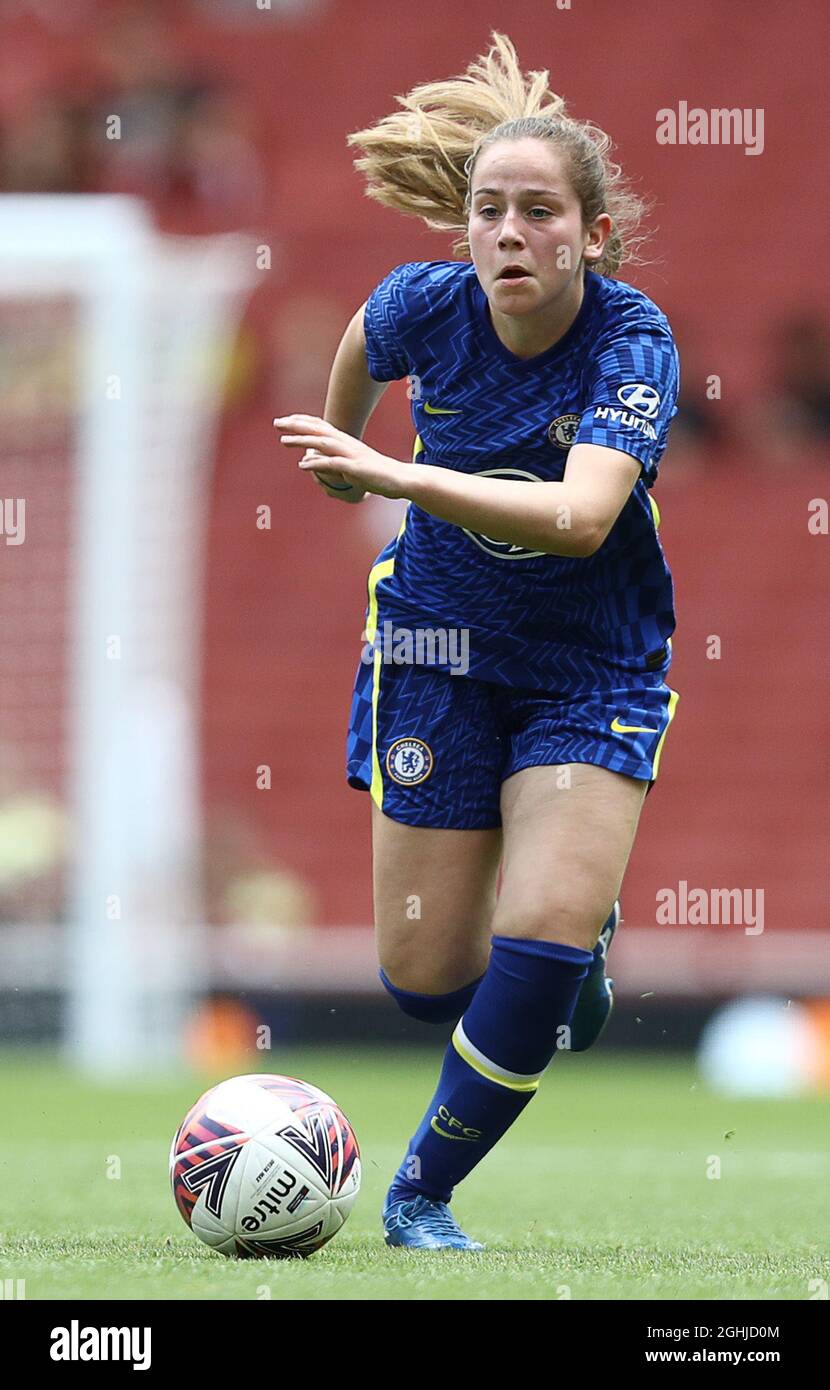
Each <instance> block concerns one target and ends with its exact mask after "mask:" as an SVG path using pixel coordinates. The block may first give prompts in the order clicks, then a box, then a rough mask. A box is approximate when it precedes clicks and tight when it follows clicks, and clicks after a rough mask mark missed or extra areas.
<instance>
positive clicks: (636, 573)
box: [364, 261, 679, 691]
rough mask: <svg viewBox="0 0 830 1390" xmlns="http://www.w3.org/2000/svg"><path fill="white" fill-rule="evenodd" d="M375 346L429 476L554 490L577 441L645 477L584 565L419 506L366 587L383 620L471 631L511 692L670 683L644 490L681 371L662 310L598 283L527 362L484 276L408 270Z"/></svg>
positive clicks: (482, 657)
mask: <svg viewBox="0 0 830 1390" xmlns="http://www.w3.org/2000/svg"><path fill="white" fill-rule="evenodd" d="M364 331H365V337H366V355H367V362H368V367H369V372H370V375H371V376H372V377H373V378H374V379H375V380H376V381H391V380H397V379H400V378H402V377H408V378H409V379H410V387H409V395H410V398H411V411H412V422H413V425H414V428H415V431H416V440H415V446H414V450H413V458H414V459H415V461H416V462H418V463H419V464H421V465H423V466H432V467H439V468H453V469H456V470H459V471H460V472H464V473H478V474H484V475H487V476H491V477H502V478H513V479H517V480H521V481H524V482H527V483H528V484H532V483H534V482H540V481H559V480H561V479H562V476H563V474H564V470H565V464H566V461H567V456H568V451H569V449H570V448H571V447H572V446H573V445H574V444H576V443H588V444H601V445H604V446H605V447H607V448H611V449H618V450H621V451H622V452H623V453H626V454H628V455H630V456H631V457H632V458H634V459H636V460H637V461H638V462H639V463H640V466H641V472H640V477H639V479H638V481H637V483H636V484H635V486H634V489H633V492H632V494H631V496H630V497H629V499H628V501H627V502H626V504H625V506H624V507H623V510H622V512H621V513H620V516H619V517H618V518H617V521H616V522H615V524H614V526H613V527H612V529H611V532H610V533H609V535H608V536H607V538H606V540H605V541H604V543H603V544H602V545H601V546H600V548H599V550H597V551H596V553H595V554H593V555H591V556H585V557H571V556H557V555H549V554H544V553H540V552H538V551H531V550H528V549H525V548H523V547H521V546H517V545H512V544H510V543H508V542H504V541H500V540H498V539H493V538H491V537H488V536H484V535H479V534H477V533H476V532H473V531H470V530H467V529H465V528H464V527H460V526H456V525H454V524H452V523H450V522H446V521H441V520H438V519H437V518H436V517H433V516H431V515H430V514H429V513H428V512H426V511H424V510H423V509H422V508H420V507H418V506H416V505H415V504H414V503H410V505H409V507H408V509H407V514H406V519H405V524H404V526H403V527H402V530H401V533H400V534H399V536H398V537H397V539H396V540H395V541H391V542H390V543H389V545H388V546H386V547H385V548H384V550H383V551H382V552H381V555H380V556H379V557H378V561H380V562H386V563H383V564H382V569H381V570H376V571H375V574H376V578H375V580H374V582H370V597H371V600H372V603H373V604H374V603H376V605H377V606H376V613H375V617H376V620H377V622H378V623H383V622H386V621H389V622H391V623H393V624H394V625H396V626H398V627H404V626H406V627H409V628H413V627H414V628H418V627H420V628H427V629H436V628H445V629H452V628H461V629H465V630H466V631H467V634H468V637H467V641H468V643H469V674H470V675H472V676H477V677H479V678H481V679H484V680H492V681H497V682H500V683H503V684H507V685H511V686H517V687H525V688H530V689H537V690H549V691H555V690H559V689H567V690H572V689H574V688H596V686H597V684H598V683H600V684H609V683H614V682H615V681H618V680H619V679H621V678H622V679H626V678H627V677H628V676H631V677H636V676H638V675H641V674H643V673H645V672H655V673H656V672H660V671H664V670H665V669H667V666H668V662H669V657H670V645H669V638H670V636H671V633H672V632H673V630H674V601H673V589H672V581H671V575H670V573H669V570H668V567H667V564H666V560H665V557H664V554H663V550H662V546H661V544H660V540H659V537H658V535H657V516H656V508H655V507H654V506H653V505H652V503H651V498H650V495H649V489H650V488H651V486H652V485H653V483H654V481H655V479H656V477H657V471H658V466H659V463H660V459H661V457H662V455H663V452H664V450H665V447H666V437H667V431H668V426H669V422H670V420H671V419H672V417H673V415H674V414H675V413H676V410H677V406H676V399H677V392H678V385H679V365H678V358H677V350H676V348H675V345H674V340H673V337H672V333H671V329H670V327H669V324H668V321H667V319H666V317H665V315H664V314H663V313H662V311H661V310H660V309H659V308H658V307H657V305H656V304H654V303H652V301H651V300H650V299H648V298H647V296H646V295H644V294H642V293H641V292H640V291H639V290H636V289H634V288H633V287H632V286H630V285H626V284H623V283H622V282H620V281H616V280H610V279H607V278H605V277H603V276H601V275H598V274H597V273H596V272H593V271H589V272H587V273H586V277H585V291H584V295H583V300H582V304H581V307H580V309H579V312H578V314H577V317H576V319H575V320H574V322H573V323H572V325H571V327H570V328H569V329H568V331H567V332H566V333H565V335H564V336H563V337H562V338H561V339H560V340H559V341H558V342H557V343H555V344H554V345H553V347H551V348H549V349H548V350H547V351H545V352H542V353H540V354H538V355H537V356H535V357H531V358H528V359H522V358H519V357H517V356H516V355H515V354H514V353H512V352H510V350H509V349H508V348H506V347H505V346H504V344H503V343H502V342H501V340H500V339H499V337H498V335H497V334H496V331H495V329H494V327H493V324H492V320H491V318H490V313H489V305H488V302H487V298H486V295H485V294H484V291H483V290H482V288H481V285H480V284H479V281H478V277H477V276H476V273H475V268H474V266H473V265H472V264H470V263H468V262H456V261H437V262H435V261H413V262H408V263H407V264H404V265H400V266H397V267H396V268H395V269H394V270H392V271H391V272H390V273H389V274H388V275H387V276H386V278H385V279H384V280H383V281H381V283H380V284H379V285H378V286H377V287H376V289H375V290H373V292H372V294H371V295H370V296H369V299H368V301H367V304H366V310H365V315H364ZM389 561H392V564H391V565H390V564H389V563H388V562H389ZM377 564H378V562H377V561H376V565H377Z"/></svg>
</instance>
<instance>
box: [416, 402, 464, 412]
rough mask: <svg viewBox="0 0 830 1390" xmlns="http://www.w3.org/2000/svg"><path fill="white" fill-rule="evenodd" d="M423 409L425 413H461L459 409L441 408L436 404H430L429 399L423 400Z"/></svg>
mask: <svg viewBox="0 0 830 1390" xmlns="http://www.w3.org/2000/svg"><path fill="white" fill-rule="evenodd" d="M424 410H425V411H426V413H427V415H461V414H462V413H463V412H462V411H460V410H441V409H440V407H439V406H437V405H430V403H429V401H424Z"/></svg>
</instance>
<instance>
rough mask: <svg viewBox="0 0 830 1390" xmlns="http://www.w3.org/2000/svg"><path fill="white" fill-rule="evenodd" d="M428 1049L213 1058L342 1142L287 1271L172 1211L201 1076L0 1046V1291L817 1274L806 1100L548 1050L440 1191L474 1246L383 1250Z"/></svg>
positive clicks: (753, 1281) (735, 1284) (512, 1285)
mask: <svg viewBox="0 0 830 1390" xmlns="http://www.w3.org/2000/svg"><path fill="white" fill-rule="evenodd" d="M441 1052H442V1049H441V1048H440V1047H436V1048H435V1049H434V1050H432V1051H429V1052H416V1053H409V1052H407V1053H403V1052H397V1053H396V1052H390V1051H389V1050H369V1049H365V1050H356V1049H345V1048H343V1049H338V1050H336V1051H335V1050H333V1049H330V1048H329V1049H321V1048H318V1049H311V1048H306V1049H302V1050H297V1049H293V1048H292V1049H285V1050H282V1049H275V1050H274V1051H273V1052H271V1053H269V1054H266V1055H263V1054H261V1053H260V1054H256V1060H249V1061H247V1062H246V1061H242V1062H241V1063H240V1064H239V1065H237V1066H236V1067H235V1071H237V1072H242V1071H253V1070H264V1071H279V1072H284V1073H287V1074H289V1075H294V1076H301V1077H303V1078H305V1079H306V1080H308V1081H311V1082H313V1083H314V1084H316V1085H318V1086H321V1087H323V1089H325V1090H327V1091H329V1092H330V1093H331V1094H333V1095H334V1096H335V1098H336V1099H337V1101H338V1102H339V1104H340V1105H341V1106H342V1107H343V1109H344V1110H345V1112H346V1114H347V1115H348V1116H349V1118H350V1120H351V1121H352V1124H353V1125H354V1127H355V1129H356V1131H357V1135H358V1138H359V1141H360V1145H361V1150H362V1156H363V1174H364V1177H363V1189H362V1191H361V1194H360V1196H359V1197H358V1200H357V1203H356V1205H355V1207H354V1209H353V1211H352V1214H351V1217H350V1218H349V1221H348V1224H347V1225H346V1226H345V1228H344V1229H343V1231H342V1232H341V1233H340V1234H339V1235H338V1236H337V1237H336V1238H335V1239H334V1241H332V1243H331V1244H330V1245H328V1246H327V1247H326V1248H325V1249H324V1250H322V1251H320V1252H319V1253H318V1254H316V1255H314V1256H312V1257H311V1258H310V1259H309V1260H306V1261H281V1260H262V1261H234V1260H228V1259H225V1258H224V1257H222V1256H219V1255H216V1254H214V1253H213V1252H211V1251H209V1250H208V1249H207V1248H206V1247H204V1246H202V1245H201V1244H200V1243H199V1241H198V1240H197V1239H196V1237H195V1236H193V1235H192V1234H191V1233H190V1232H189V1231H188V1230H187V1228H186V1226H185V1225H184V1223H183V1222H182V1220H181V1218H180V1216H179V1214H178V1212H177V1211H176V1208H175V1206H174V1203H173V1199H172V1195H171V1192H170V1188H169V1183H168V1177H167V1153H168V1148H169V1144H170V1140H171V1137H172V1135H173V1132H174V1131H175V1129H176V1127H177V1126H178V1124H179V1122H180V1120H181V1118H182V1116H183V1115H184V1113H185V1111H186V1109H187V1108H188V1106H189V1105H190V1104H191V1103H192V1102H193V1101H194V1100H195V1099H196V1097H197V1096H198V1095H199V1094H200V1093H201V1091H203V1090H205V1089H206V1088H207V1087H208V1086H209V1085H212V1084H213V1083H214V1082H216V1081H218V1080H221V1079H222V1078H221V1077H220V1076H217V1075H195V1074H192V1073H191V1074H188V1073H182V1074H180V1075H178V1076H176V1077H175V1079H167V1080H166V1081H160V1082H159V1081H151V1080H146V1081H144V1082H143V1083H140V1084H134V1085H131V1086H123V1087H120V1086H119V1087H115V1086H104V1085H101V1086H97V1085H91V1084H90V1083H89V1082H86V1081H79V1080H78V1079H76V1077H75V1076H74V1075H73V1074H72V1073H71V1072H70V1071H69V1070H67V1069H66V1067H65V1066H64V1065H63V1064H61V1063H59V1062H58V1061H56V1060H55V1059H54V1058H49V1057H38V1056H34V1055H31V1054H15V1053H14V1052H6V1053H4V1054H0V1113H2V1115H3V1117H4V1134H3V1139H2V1146H1V1147H0V1155H1V1157H0V1192H2V1205H1V1206H0V1231H2V1242H1V1243H0V1279H13V1280H21V1279H22V1280H25V1296H26V1298H27V1299H50V1298H51V1299H55V1298H57V1299H62V1298H66V1299H94V1298H105V1299H126V1298H139V1299H263V1298H268V1297H270V1298H272V1299H293V1300H296V1299H311V1300H313V1299H321V1300H324V1299H334V1300H341V1299H352V1300H361V1299H369V1300H371V1299H401V1300H403V1299H422V1300H431V1299H439V1300H445V1299H464V1300H471V1299H473V1300H477V1299H482V1300H490V1299H497V1300H503V1299H522V1300H523V1299H534V1300H536V1299H539V1300H556V1299H563V1298H568V1297H570V1298H573V1299H598V1298H610V1299H615V1300H616V1299H658V1300H660V1299H680V1298H693V1299H715V1298H726V1299H735V1300H743V1299H778V1300H780V1299H793V1300H795V1299H809V1298H814V1297H816V1294H815V1289H816V1287H817V1286H816V1285H815V1284H814V1283H812V1281H815V1280H822V1279H824V1280H830V1270H829V1269H828V1253H827V1246H826V1241H825V1236H826V1231H827V1229H828V1219H827V1217H828V1193H830V1183H828V1177H830V1154H829V1153H828V1145H827V1137H828V1121H827V1103H826V1101H823V1100H821V1099H818V1098H816V1099H800V1100H789V1101H750V1100H741V1101H736V1100H728V1099H724V1098H722V1097H718V1096H714V1095H712V1094H710V1093H708V1092H707V1091H706V1089H705V1088H704V1086H703V1085H702V1083H701V1082H700V1081H699V1080H698V1078H697V1076H696V1073H695V1070H694V1067H693V1065H692V1064H691V1063H690V1062H689V1061H688V1060H687V1059H684V1058H674V1059H672V1058H659V1057H649V1058H646V1059H643V1058H642V1057H637V1059H636V1060H633V1059H632V1058H631V1056H630V1055H628V1056H623V1055H621V1054H614V1053H613V1052H611V1051H606V1053H605V1054H604V1055H603V1054H602V1053H601V1051H600V1050H598V1051H597V1053H596V1055H591V1056H585V1057H574V1056H563V1057H561V1058H557V1060H556V1062H555V1064H554V1066H553V1067H552V1068H551V1070H550V1072H549V1074H548V1075H547V1076H546V1078H545V1081H544V1082H543V1085H542V1087H541V1088H540V1091H539V1093H538V1095H537V1096H536V1098H535V1099H534V1100H533V1101H532V1103H531V1104H530V1106H529V1107H528V1109H527V1110H526V1111H525V1113H524V1114H523V1115H522V1116H521V1118H520V1119H519V1121H518V1122H517V1124H516V1125H515V1126H514V1128H513V1129H512V1130H511V1131H510V1133H509V1134H508V1135H507V1136H506V1138H505V1139H504V1140H503V1141H502V1143H501V1144H500V1145H499V1146H498V1148H497V1149H496V1150H495V1151H494V1152H493V1153H492V1154H491V1155H489V1156H488V1157H487V1158H486V1159H485V1160H484V1162H483V1163H482V1164H481V1165H480V1167H479V1168H478V1169H477V1170H476V1172H475V1173H473V1174H472V1176H471V1177H470V1178H469V1179H468V1180H467V1181H466V1182H465V1183H464V1184H463V1186H461V1187H460V1188H459V1189H458V1191H457V1192H456V1197H455V1201H454V1203H453V1207H454V1210H455V1211H456V1212H457V1214H458V1217H459V1219H460V1221H461V1223H462V1225H463V1226H464V1228H465V1229H466V1230H468V1231H469V1232H470V1233H471V1234H473V1235H475V1236H476V1237H477V1238H479V1239H481V1240H483V1241H485V1242H486V1244H487V1247H488V1248H487V1250H486V1251H484V1252H482V1253H472V1252H471V1253H469V1254H466V1253H464V1252H436V1253H429V1252H423V1253H419V1252H414V1251H398V1250H389V1249H387V1248H386V1247H385V1246H384V1244H383V1240H382V1235H381V1230H380V1222H379V1215H378V1213H379V1209H380V1205H381V1201H382V1199H383V1194H384V1192H385V1189H386V1186H387V1184H388V1181H389V1178H390V1176H391V1174H392V1172H393V1171H394V1169H395V1167H396V1166H397V1163H398V1161H399V1159H400V1157H401V1155H402V1153H403V1149H404V1145H405V1142H406V1139H407V1137H408V1136H409V1135H410V1134H411V1133H412V1131H413V1129H414V1128H415V1126H416V1124H417V1122H418V1120H419V1119H420V1116H421V1113H422V1111H423V1109H424V1107H425V1104H426V1102H427V1101H428V1099H429V1097H430V1096H431V1094H432V1090H433V1085H434V1081H435V1077H436V1075H437V1070H438V1067H439V1065H440V1059H441ZM715 1159H719V1161H720V1173H721V1176H720V1177H719V1178H713V1177H708V1176H707V1172H711V1171H712V1170H713V1169H714V1167H715V1164H714V1161H713V1160H715ZM114 1160H118V1163H119V1164H120V1177H118V1178H114V1177H108V1176H107V1174H108V1170H109V1171H114V1170H116V1167H117V1165H116V1163H115V1162H114Z"/></svg>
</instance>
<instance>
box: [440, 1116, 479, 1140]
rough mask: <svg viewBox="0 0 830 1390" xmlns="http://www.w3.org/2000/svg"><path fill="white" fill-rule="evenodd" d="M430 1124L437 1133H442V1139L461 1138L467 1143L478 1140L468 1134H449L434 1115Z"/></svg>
mask: <svg viewBox="0 0 830 1390" xmlns="http://www.w3.org/2000/svg"><path fill="white" fill-rule="evenodd" d="M429 1126H430V1129H434V1130H435V1133H436V1134H440V1135H441V1138H442V1139H460V1140H461V1141H462V1142H463V1143H465V1144H475V1143H477V1142H478V1141H477V1140H475V1139H470V1138H469V1137H468V1136H467V1135H466V1134H447V1131H446V1130H445V1129H441V1126H440V1125H439V1124H438V1123H437V1121H436V1119H435V1116H434V1115H433V1117H432V1119H431V1120H430V1122H429Z"/></svg>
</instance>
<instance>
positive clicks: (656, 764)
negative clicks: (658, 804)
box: [651, 686, 680, 781]
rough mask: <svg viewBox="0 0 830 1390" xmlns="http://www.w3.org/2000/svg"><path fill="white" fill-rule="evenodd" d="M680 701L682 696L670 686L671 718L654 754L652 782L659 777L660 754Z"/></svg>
mask: <svg viewBox="0 0 830 1390" xmlns="http://www.w3.org/2000/svg"><path fill="white" fill-rule="evenodd" d="M679 699H680V696H679V695H678V693H677V691H676V690H672V689H671V686H669V708H668V716H669V717H668V719H667V721H666V727H665V729H664V730H663V732H662V734H661V735H660V742H659V743H658V745H657V748H656V749H655V752H654V762H653V763H652V765H651V777H652V781H653V780H654V778H655V777H656V776H657V769H658V767H659V766H660V754H661V753H662V751H663V744H664V743H665V741H666V734H667V733H668V732H669V725H670V724H671V722H672V720H673V719H674V711H675V710H676V709H677V702H678V700H679Z"/></svg>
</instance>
